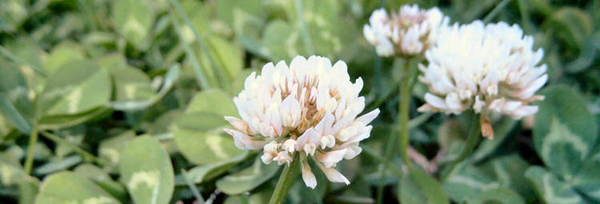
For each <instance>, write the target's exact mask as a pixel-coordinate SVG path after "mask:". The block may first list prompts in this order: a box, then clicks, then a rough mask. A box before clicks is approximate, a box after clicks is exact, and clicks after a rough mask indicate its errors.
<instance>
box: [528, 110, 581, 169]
mask: <svg viewBox="0 0 600 204" xmlns="http://www.w3.org/2000/svg"><path fill="white" fill-rule="evenodd" d="M590 149H591V146H590V144H589V143H586V142H585V141H583V140H582V139H581V138H580V137H578V136H577V135H575V134H573V133H572V132H571V131H570V130H569V128H568V127H566V126H565V125H563V124H561V123H560V122H558V119H553V120H552V122H551V123H550V132H549V133H548V135H546V137H544V140H543V141H542V146H541V154H540V155H541V157H542V159H543V160H544V163H545V164H546V166H548V167H549V168H550V169H551V170H552V171H553V172H555V173H557V174H560V175H563V176H567V177H571V175H573V174H574V173H575V172H577V171H578V170H579V169H580V167H581V165H582V163H583V161H584V160H585V159H586V157H587V154H588V152H589V151H590Z"/></svg>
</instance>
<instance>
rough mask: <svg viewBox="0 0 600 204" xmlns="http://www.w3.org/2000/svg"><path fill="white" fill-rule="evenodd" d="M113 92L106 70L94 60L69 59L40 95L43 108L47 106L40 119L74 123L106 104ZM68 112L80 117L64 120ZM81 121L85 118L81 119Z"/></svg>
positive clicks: (53, 122)
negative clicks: (72, 121)
mask: <svg viewBox="0 0 600 204" xmlns="http://www.w3.org/2000/svg"><path fill="white" fill-rule="evenodd" d="M110 95H111V85H110V79H109V76H108V72H107V71H106V70H104V69H101V68H100V67H99V66H98V65H97V64H96V63H94V62H92V61H87V60H81V61H71V62H68V63H66V64H65V65H63V66H62V67H61V68H60V69H58V70H57V71H56V72H54V73H52V74H51V75H50V77H49V78H48V80H47V81H46V84H45V87H44V91H43V92H42V94H41V95H40V96H39V99H38V100H39V101H38V105H39V110H43V112H42V113H41V114H42V115H43V116H42V118H41V119H40V120H41V122H40V123H42V125H43V124H46V123H48V124H54V125H56V126H60V125H61V124H65V125H74V124H70V123H69V122H70V121H71V120H75V119H77V118H79V117H85V116H87V115H88V113H93V111H94V110H97V109H98V108H103V107H106V106H107V105H108V101H109V99H110ZM65 116H77V117H75V118H68V117H67V119H65V120H63V117H65ZM89 119H91V118H86V120H89ZM56 121H58V122H56ZM81 122H85V120H83V121H78V123H81Z"/></svg>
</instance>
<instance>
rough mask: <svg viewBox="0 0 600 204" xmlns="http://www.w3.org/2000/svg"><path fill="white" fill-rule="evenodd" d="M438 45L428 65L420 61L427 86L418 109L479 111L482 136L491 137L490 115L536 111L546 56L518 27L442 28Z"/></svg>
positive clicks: (475, 25)
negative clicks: (536, 48)
mask: <svg viewBox="0 0 600 204" xmlns="http://www.w3.org/2000/svg"><path fill="white" fill-rule="evenodd" d="M436 38H437V39H436V40H435V42H436V43H435V44H434V45H433V46H432V47H431V48H430V49H429V50H428V51H427V52H426V53H425V57H426V58H427V61H428V62H429V64H428V65H427V66H424V65H420V70H421V71H422V73H423V75H422V76H421V77H420V80H421V82H423V83H424V84H426V85H427V86H428V87H429V92H428V93H426V94H425V101H426V102H427V103H426V104H425V105H423V106H421V107H420V108H419V110H420V111H434V112H444V113H448V114H460V113H462V112H464V111H466V110H469V109H472V110H474V111H475V112H476V113H481V115H482V118H481V121H482V134H483V136H486V137H489V138H492V137H493V129H492V127H491V124H490V122H489V119H488V114H490V113H497V114H501V115H508V116H511V117H512V118H515V119H520V118H522V117H524V116H529V115H533V114H535V113H536V112H537V110H538V107H537V106H536V105H533V104H532V103H533V102H534V101H537V100H542V99H543V96H539V95H535V93H536V91H538V90H539V89H540V88H541V87H542V86H544V84H545V83H546V81H547V80H548V75H547V74H546V65H544V64H542V65H540V61H541V59H542V57H543V55H544V53H543V51H542V50H541V49H538V50H534V48H533V43H534V42H533V38H532V37H531V36H526V35H525V36H524V35H523V31H522V30H521V28H520V27H519V26H517V25H512V26H510V25H508V24H506V23H496V24H488V25H485V24H484V23H483V22H481V21H475V22H473V23H471V24H467V25H458V24H455V25H453V26H448V27H445V28H442V29H440V31H439V34H438V35H437V37H436Z"/></svg>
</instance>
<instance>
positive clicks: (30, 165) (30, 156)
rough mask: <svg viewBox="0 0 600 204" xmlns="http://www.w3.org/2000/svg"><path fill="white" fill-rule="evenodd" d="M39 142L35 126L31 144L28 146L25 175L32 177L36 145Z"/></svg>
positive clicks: (31, 135) (30, 139)
mask: <svg viewBox="0 0 600 204" xmlns="http://www.w3.org/2000/svg"><path fill="white" fill-rule="evenodd" d="M37 140H38V129H37V127H36V126H33V128H32V130H31V134H30V135H29V144H28V146H27V158H25V173H26V174H27V175H31V170H32V168H33V158H34V157H35V144H36V143H37Z"/></svg>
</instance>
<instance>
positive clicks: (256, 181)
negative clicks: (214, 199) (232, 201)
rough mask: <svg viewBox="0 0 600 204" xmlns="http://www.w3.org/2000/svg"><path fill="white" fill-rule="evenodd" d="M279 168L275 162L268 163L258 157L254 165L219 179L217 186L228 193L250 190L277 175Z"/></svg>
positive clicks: (233, 193)
mask: <svg viewBox="0 0 600 204" xmlns="http://www.w3.org/2000/svg"><path fill="white" fill-rule="evenodd" d="M278 169H279V166H278V165H276V164H274V163H272V164H269V165H266V164H263V163H262V161H261V160H260V159H256V160H255V161H254V164H253V165H252V166H250V167H248V168H246V169H244V170H242V171H240V172H237V173H234V174H230V175H228V176H225V177H223V178H222V179H219V181H217V188H218V189H219V190H221V191H223V192H225V193H227V194H228V195H236V194H242V193H245V192H249V191H251V190H252V189H254V188H256V187H258V186H259V185H261V184H262V183H264V182H266V181H268V180H269V179H271V178H272V177H273V176H275V174H276V173H277V170H278Z"/></svg>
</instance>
